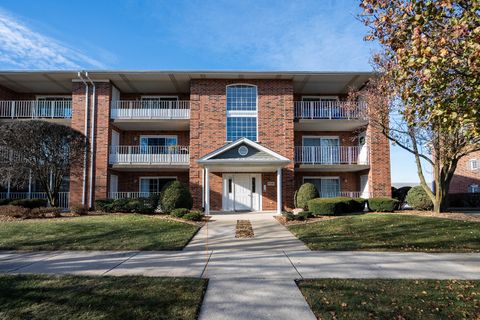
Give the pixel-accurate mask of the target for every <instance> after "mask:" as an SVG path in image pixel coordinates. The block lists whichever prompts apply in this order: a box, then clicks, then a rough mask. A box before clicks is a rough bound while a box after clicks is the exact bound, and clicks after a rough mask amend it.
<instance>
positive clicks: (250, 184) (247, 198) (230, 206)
mask: <svg viewBox="0 0 480 320" xmlns="http://www.w3.org/2000/svg"><path fill="white" fill-rule="evenodd" d="M260 190H261V175H260V174H224V175H223V197H222V199H223V201H222V202H223V210H225V211H244V210H249V211H259V210H261V194H260Z"/></svg>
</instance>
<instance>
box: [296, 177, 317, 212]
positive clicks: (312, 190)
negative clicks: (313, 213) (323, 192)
mask: <svg viewBox="0 0 480 320" xmlns="http://www.w3.org/2000/svg"><path fill="white" fill-rule="evenodd" d="M294 197H295V208H302V209H306V208H307V205H308V204H307V203H308V201H310V200H312V199H315V198H318V191H317V188H316V187H315V185H314V184H313V183H309V182H307V183H304V184H302V185H301V186H300V188H299V189H298V190H297V191H296V192H295V195H294Z"/></svg>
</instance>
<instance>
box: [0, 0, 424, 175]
mask: <svg viewBox="0 0 480 320" xmlns="http://www.w3.org/2000/svg"><path fill="white" fill-rule="evenodd" d="M358 12H359V8H358V1H357V0H316V1H310V0H304V1H302V0H296V1H289V0H285V1H283V0H271V1H264V0H243V1H238V0H229V1H222V0H217V1H210V0H190V1H182V0H175V1H161V0H152V1H147V0H146V1H133V0H124V1H122V0H115V1H113V0H102V1H99V0H96V1H94V0H82V1H64V0H57V1H53V0H42V1H38V0H30V1H27V0H2V1H1V2H0V70H12V69H46V70H58V69H69V70H72V69H93V70H98V69H113V70H253V71H255V70H262V71H266V70H268V71H282V70H283V71H286V70H289V71H301V70H309V71H368V70H371V69H372V68H371V65H370V56H371V54H372V52H373V51H374V50H376V49H377V47H376V46H375V44H374V43H367V42H365V41H363V37H364V35H365V33H366V32H367V29H366V27H365V26H363V25H362V23H361V22H359V21H358V20H357V19H356V14H357V13H358ZM391 161H392V182H416V181H418V176H417V174H416V168H415V164H414V159H413V156H412V155H411V154H409V153H407V152H405V151H402V150H401V149H400V148H399V147H396V146H392V148H391Z"/></svg>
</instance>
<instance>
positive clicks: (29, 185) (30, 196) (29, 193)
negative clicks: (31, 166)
mask: <svg viewBox="0 0 480 320" xmlns="http://www.w3.org/2000/svg"><path fill="white" fill-rule="evenodd" d="M31 198H32V170H30V173H29V176H28V199H31Z"/></svg>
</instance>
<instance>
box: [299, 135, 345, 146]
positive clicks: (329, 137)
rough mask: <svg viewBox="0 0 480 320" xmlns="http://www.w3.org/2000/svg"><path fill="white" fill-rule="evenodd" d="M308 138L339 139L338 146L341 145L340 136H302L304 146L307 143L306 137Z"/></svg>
mask: <svg viewBox="0 0 480 320" xmlns="http://www.w3.org/2000/svg"><path fill="white" fill-rule="evenodd" d="M305 138H307V139H315V138H317V139H337V140H338V146H339V147H340V145H341V142H342V141H341V140H340V136H302V147H303V146H304V145H305V143H304V141H305V140H304V139H305Z"/></svg>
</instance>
